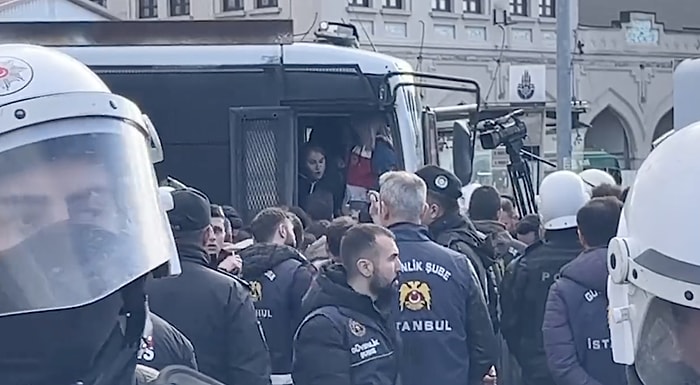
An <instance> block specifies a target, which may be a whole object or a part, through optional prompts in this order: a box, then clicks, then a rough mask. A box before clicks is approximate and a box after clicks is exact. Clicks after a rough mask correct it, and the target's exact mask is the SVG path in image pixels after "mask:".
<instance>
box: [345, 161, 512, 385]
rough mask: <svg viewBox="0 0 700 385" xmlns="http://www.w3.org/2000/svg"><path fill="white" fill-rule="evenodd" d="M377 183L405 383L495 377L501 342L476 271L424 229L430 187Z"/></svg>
mask: <svg viewBox="0 0 700 385" xmlns="http://www.w3.org/2000/svg"><path fill="white" fill-rule="evenodd" d="M379 182H380V183H379V185H380V187H379V193H376V192H373V193H371V194H370V202H371V206H370V213H371V214H372V218H373V220H374V221H375V223H378V224H382V225H384V226H387V227H388V228H389V229H390V230H391V231H392V232H393V233H394V235H395V236H396V243H397V245H398V247H399V252H400V253H401V260H402V262H401V265H402V268H401V276H400V278H401V279H400V283H401V287H400V289H399V303H398V305H399V308H398V313H399V314H397V316H398V321H397V323H396V327H397V328H398V330H399V332H401V336H402V340H403V343H404V349H403V354H402V357H401V358H402V360H401V381H402V383H403V384H405V385H425V384H441V385H453V384H454V385H457V384H460V385H463V384H478V383H481V382H482V380H483V379H484V377H485V376H487V375H489V374H495V373H491V368H492V367H493V366H494V365H495V364H496V360H497V358H498V342H497V339H496V336H495V334H494V331H493V329H492V326H491V319H490V317H489V311H488V308H487V306H486V302H485V299H484V295H483V293H482V290H481V287H480V285H479V283H478V281H477V278H476V273H475V272H474V268H473V266H472V265H471V263H470V262H469V260H468V259H467V258H465V257H464V255H462V254H460V253H458V252H456V251H453V250H450V249H448V248H446V247H443V246H441V245H439V244H437V243H435V242H433V241H432V240H431V239H430V237H429V234H428V230H427V229H426V228H425V227H423V226H421V217H422V216H423V213H424V212H425V210H426V209H427V203H426V195H427V188H426V185H425V182H424V181H423V180H422V179H421V178H420V177H418V176H417V175H415V174H412V173H409V172H405V171H394V172H387V173H385V174H384V175H382V176H381V178H380V181H379ZM439 184H440V185H442V184H443V182H439ZM343 242H345V240H344V241H343ZM341 254H342V252H341ZM488 380H490V381H493V380H495V379H493V378H490V377H489V378H488Z"/></svg>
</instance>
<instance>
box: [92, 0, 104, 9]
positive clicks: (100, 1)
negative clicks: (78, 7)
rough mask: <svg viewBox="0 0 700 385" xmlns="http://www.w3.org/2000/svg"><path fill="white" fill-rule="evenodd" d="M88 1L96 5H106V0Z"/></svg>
mask: <svg viewBox="0 0 700 385" xmlns="http://www.w3.org/2000/svg"><path fill="white" fill-rule="evenodd" d="M90 1H91V2H93V3H95V4H97V5H101V6H103V7H106V6H107V0H90Z"/></svg>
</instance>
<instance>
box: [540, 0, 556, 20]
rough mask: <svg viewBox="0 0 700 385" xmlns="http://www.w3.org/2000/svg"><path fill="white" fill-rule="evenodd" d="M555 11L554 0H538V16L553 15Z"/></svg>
mask: <svg viewBox="0 0 700 385" xmlns="http://www.w3.org/2000/svg"><path fill="white" fill-rule="evenodd" d="M556 11H557V10H556V2H555V0H540V17H555V16H556Z"/></svg>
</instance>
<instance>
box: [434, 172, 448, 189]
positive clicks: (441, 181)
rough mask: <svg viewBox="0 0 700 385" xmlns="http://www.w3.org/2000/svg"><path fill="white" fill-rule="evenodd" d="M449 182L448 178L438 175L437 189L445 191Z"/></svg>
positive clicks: (436, 179) (436, 180)
mask: <svg viewBox="0 0 700 385" xmlns="http://www.w3.org/2000/svg"><path fill="white" fill-rule="evenodd" d="M448 183H449V181H448V180H447V177H446V176H444V175H438V176H437V178H435V187H437V188H439V189H445V188H447V185H448Z"/></svg>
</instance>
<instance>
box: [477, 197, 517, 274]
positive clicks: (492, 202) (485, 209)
mask: <svg viewBox="0 0 700 385" xmlns="http://www.w3.org/2000/svg"><path fill="white" fill-rule="evenodd" d="M500 215H501V196H500V195H499V194H498V191H497V190H496V189H495V188H494V187H492V186H481V187H478V188H477V189H476V190H474V192H473V193H472V196H471V199H470V200H469V218H470V219H471V220H472V222H473V223H474V226H476V229H477V230H478V231H481V232H482V233H484V234H485V235H487V236H488V239H489V241H490V242H491V243H492V246H493V248H494V251H495V254H496V260H497V261H498V262H499V265H501V266H503V267H504V268H505V266H506V265H508V263H510V262H511V261H512V260H513V259H515V257H517V256H518V255H520V254H522V253H523V251H525V247H527V246H526V245H525V244H524V243H522V242H520V241H518V240H516V239H513V237H512V236H511V235H510V233H509V232H508V230H507V229H506V225H505V224H504V223H502V222H500V221H499V220H498V218H499V217H500ZM499 283H500V282H499Z"/></svg>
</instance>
